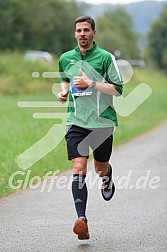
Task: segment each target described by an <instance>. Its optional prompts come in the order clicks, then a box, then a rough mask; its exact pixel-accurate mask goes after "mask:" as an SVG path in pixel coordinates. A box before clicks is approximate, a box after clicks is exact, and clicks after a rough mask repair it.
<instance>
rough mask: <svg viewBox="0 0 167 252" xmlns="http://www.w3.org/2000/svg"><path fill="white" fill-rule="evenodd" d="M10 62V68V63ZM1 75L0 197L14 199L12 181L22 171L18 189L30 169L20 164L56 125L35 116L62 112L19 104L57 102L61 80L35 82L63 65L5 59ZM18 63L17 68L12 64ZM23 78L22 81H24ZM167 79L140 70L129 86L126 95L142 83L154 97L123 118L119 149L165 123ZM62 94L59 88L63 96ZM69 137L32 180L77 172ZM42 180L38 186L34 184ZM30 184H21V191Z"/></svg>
mask: <svg viewBox="0 0 167 252" xmlns="http://www.w3.org/2000/svg"><path fill="white" fill-rule="evenodd" d="M9 58H10V59H11V61H10V65H8V64H7V62H8V60H9ZM1 59H2V60H1V63H0V71H1V77H2V78H1V80H0V106H1V110H0V118H1V131H0V139H1V141H0V149H1V153H0V155H1V157H0V159H1V165H0V196H4V195H8V194H9V193H11V192H12V191H15V190H12V189H11V188H10V187H9V185H8V181H9V178H10V176H11V175H12V174H13V173H14V172H16V171H21V174H20V175H17V176H15V177H14V179H13V184H14V185H18V180H22V181H24V179H25V176H26V174H27V170H24V171H23V170H22V169H21V168H19V167H18V165H17V164H16V162H15V161H16V158H17V156H18V155H19V154H21V153H22V152H23V151H25V150H26V149H27V148H29V147H30V146H31V145H33V144H34V143H35V142H37V141H38V140H40V139H41V138H42V137H43V136H45V135H46V134H47V132H48V130H49V129H50V128H51V127H52V125H53V124H54V123H55V119H34V118H33V113H34V112H56V108H20V107H18V106H17V103H18V102H19V101H56V96H55V95H54V94H53V93H52V91H51V88H52V85H53V83H55V82H58V80H55V79H45V78H42V77H40V78H37V79H34V78H32V72H34V71H38V72H40V73H42V72H44V71H56V70H57V69H56V68H57V61H56V59H55V62H54V65H52V66H48V65H46V64H41V63H35V62H28V61H25V59H24V57H23V56H22V55H21V54H17V53H16V54H14V55H10V54H8V55H6V56H5V55H1ZM12 62H13V63H12ZM21 76H22V78H21ZM166 81H167V78H166V76H165V75H164V74H163V73H160V72H158V71H154V70H153V69H148V68H143V69H140V68H136V69H134V75H133V78H132V80H131V81H130V82H129V83H127V84H126V85H124V96H126V95H127V94H128V93H129V92H131V91H132V90H133V89H134V88H135V87H136V86H137V85H138V84H140V83H146V84H148V85H150V87H151V89H152V94H151V96H150V97H149V98H148V99H147V100H146V101H145V102H144V103H143V104H141V106H140V107H138V108H137V109H136V110H135V111H134V112H133V113H132V114H131V115H129V116H128V117H120V116H119V117H118V119H119V127H117V129H116V131H115V137H114V148H116V147H117V146H118V145H120V144H123V143H125V142H126V141H128V140H129V139H132V138H133V137H136V136H138V135H140V134H142V133H144V132H146V131H148V130H150V129H152V128H154V127H155V126H157V125H159V124H160V123H161V122H162V121H164V120H165V119H166V118H167V116H166V107H167V99H166V93H167V86H166ZM59 89H60V86H59V84H57V90H56V91H55V92H58V91H59ZM65 146H66V145H65V140H64V138H63V139H62V141H61V142H60V144H59V145H58V147H57V148H56V149H54V150H53V151H52V152H50V153H49V154H47V155H46V156H45V157H43V158H42V159H41V160H40V161H38V162H36V163H35V164H34V165H33V166H32V167H30V168H29V169H28V170H29V172H30V175H29V178H28V180H29V181H30V180H31V178H32V177H34V176H40V177H41V178H42V177H43V176H44V175H45V174H46V173H47V172H48V171H52V172H54V171H56V170H60V171H63V170H66V169H69V168H70V167H71V163H70V162H69V161H67V154H66V147H65ZM35 182H37V181H34V183H35ZM23 185H24V184H22V185H21V187H22V186H23Z"/></svg>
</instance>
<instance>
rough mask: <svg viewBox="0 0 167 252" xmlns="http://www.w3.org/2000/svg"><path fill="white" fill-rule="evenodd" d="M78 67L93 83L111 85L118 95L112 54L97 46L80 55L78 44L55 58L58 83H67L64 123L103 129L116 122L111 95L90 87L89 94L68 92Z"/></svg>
mask: <svg viewBox="0 0 167 252" xmlns="http://www.w3.org/2000/svg"><path fill="white" fill-rule="evenodd" d="M79 69H82V70H83V71H84V72H85V73H86V74H87V76H88V77H89V78H90V79H93V80H95V81H97V82H107V83H108V84H114V85H115V88H116V90H117V92H118V95H119V94H120V95H121V94H122V78H121V76H120V73H119V70H118V66H117V63H116V60H115V57H114V56H113V55H112V54H111V53H109V52H107V51H106V50H104V49H102V48H100V47H98V46H97V44H96V43H95V42H94V44H93V47H92V48H91V49H89V50H87V51H86V54H85V56H84V58H83V57H82V55H81V53H80V50H79V47H78V46H77V47H76V48H74V49H73V50H70V51H68V52H65V53H64V54H62V55H61V57H60V59H59V72H60V74H61V82H64V81H65V82H69V83H70V87H71V88H70V90H69V104H68V108H67V125H77V126H80V127H83V128H107V127H114V126H117V125H118V122H117V115H116V111H115V110H114V107H113V96H112V95H108V94H104V93H102V92H100V91H96V90H94V89H92V94H91V95H84V96H75V95H74V94H73V93H72V79H73V77H74V76H80V72H79Z"/></svg>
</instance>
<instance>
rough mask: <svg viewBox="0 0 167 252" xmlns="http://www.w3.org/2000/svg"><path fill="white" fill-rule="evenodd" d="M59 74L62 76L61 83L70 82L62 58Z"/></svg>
mask: <svg viewBox="0 0 167 252" xmlns="http://www.w3.org/2000/svg"><path fill="white" fill-rule="evenodd" d="M59 74H60V83H61V82H69V78H68V77H67V76H66V74H65V61H64V60H63V58H62V57H60V59H59Z"/></svg>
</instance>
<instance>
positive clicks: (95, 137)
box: [65, 125, 113, 162]
mask: <svg viewBox="0 0 167 252" xmlns="http://www.w3.org/2000/svg"><path fill="white" fill-rule="evenodd" d="M65 139H66V142H67V152H68V160H71V159H74V158H77V157H87V158H89V147H91V149H92V150H93V156H94V159H95V160H96V161H99V162H107V161H109V159H110V156H111V153H112V142H113V128H102V129H85V128H81V127H79V126H76V125H71V126H67V133H66V135H65Z"/></svg>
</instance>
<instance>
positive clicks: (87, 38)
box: [75, 22, 96, 49]
mask: <svg viewBox="0 0 167 252" xmlns="http://www.w3.org/2000/svg"><path fill="white" fill-rule="evenodd" d="M95 34H96V31H93V30H92V27H91V24H90V23H88V22H81V23H76V29H75V38H76V40H77V43H78V45H79V46H80V47H82V48H85V49H87V48H90V47H91V46H92V44H93V38H94V36H95Z"/></svg>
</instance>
